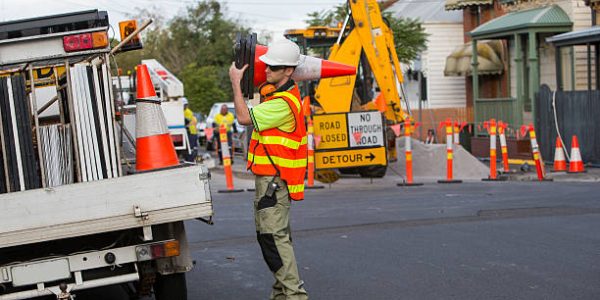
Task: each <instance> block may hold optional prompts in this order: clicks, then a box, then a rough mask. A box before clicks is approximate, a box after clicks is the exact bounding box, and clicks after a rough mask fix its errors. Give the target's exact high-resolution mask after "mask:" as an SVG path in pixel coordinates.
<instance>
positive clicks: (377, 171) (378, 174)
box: [359, 166, 387, 178]
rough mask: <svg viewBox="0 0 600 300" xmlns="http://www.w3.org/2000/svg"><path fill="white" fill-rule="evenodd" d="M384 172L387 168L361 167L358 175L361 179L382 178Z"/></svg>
mask: <svg viewBox="0 0 600 300" xmlns="http://www.w3.org/2000/svg"><path fill="white" fill-rule="evenodd" d="M386 171H387V166H368V167H361V168H360V171H359V174H360V177H363V178H383V176H385V172H386Z"/></svg>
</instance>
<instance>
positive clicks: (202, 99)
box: [117, 0, 250, 113]
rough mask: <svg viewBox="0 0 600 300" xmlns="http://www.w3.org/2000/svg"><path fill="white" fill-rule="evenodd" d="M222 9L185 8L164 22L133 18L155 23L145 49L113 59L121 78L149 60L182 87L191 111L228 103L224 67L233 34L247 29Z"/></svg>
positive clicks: (211, 3)
mask: <svg viewBox="0 0 600 300" xmlns="http://www.w3.org/2000/svg"><path fill="white" fill-rule="evenodd" d="M223 9H224V8H223V7H222V5H221V4H220V3H219V2H218V1H215V0H204V1H200V2H198V3H195V4H193V5H192V6H190V7H188V10H187V12H186V14H183V15H179V16H176V17H174V18H173V19H171V20H169V21H167V22H163V21H162V19H161V18H160V17H159V16H156V15H155V14H154V13H153V12H152V11H148V10H145V11H143V15H142V16H139V17H138V18H141V19H147V18H149V17H152V18H155V19H156V18H157V19H158V20H159V22H158V24H157V25H156V26H153V27H152V28H149V29H147V30H146V31H145V32H144V34H143V38H142V41H143V44H144V49H143V50H141V51H130V52H126V53H123V54H120V55H119V56H118V57H117V63H118V64H119V67H120V68H122V69H123V71H124V72H125V73H126V72H127V70H132V69H133V67H134V66H136V65H137V64H139V63H140V61H141V60H142V59H146V58H154V59H156V60H158V61H159V62H160V63H161V64H163V65H164V66H165V67H166V68H167V69H169V70H170V71H171V72H172V73H173V74H174V75H175V76H177V77H178V78H179V79H180V80H181V81H182V82H183V83H184V91H185V94H186V97H187V98H188V99H189V101H190V106H191V108H192V110H195V111H200V112H202V113H208V112H209V110H210V107H211V106H212V104H213V103H215V102H229V101H231V84H230V83H229V77H228V72H227V71H228V68H229V65H230V64H231V61H232V56H233V55H232V54H233V50H232V49H233V43H234V39H235V35H236V33H237V32H241V33H242V34H247V33H248V32H249V31H250V30H249V29H248V28H245V27H244V26H242V25H241V24H240V23H239V22H237V21H234V20H231V19H228V18H226V17H225V16H224V14H223Z"/></svg>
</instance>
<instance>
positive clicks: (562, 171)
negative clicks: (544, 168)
mask: <svg viewBox="0 0 600 300" xmlns="http://www.w3.org/2000/svg"><path fill="white" fill-rule="evenodd" d="M550 172H551V173H566V172H567V170H551V171H550Z"/></svg>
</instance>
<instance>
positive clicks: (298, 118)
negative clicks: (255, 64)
mask: <svg viewBox="0 0 600 300" xmlns="http://www.w3.org/2000/svg"><path fill="white" fill-rule="evenodd" d="M259 59H260V60H261V61H263V62H264V63H266V64H267V69H266V77H267V81H268V82H269V83H272V84H274V85H275V87H276V88H277V90H276V91H274V92H273V93H271V94H270V95H268V96H267V97H266V99H265V100H264V101H263V102H262V103H260V104H259V105H257V106H255V107H253V108H252V110H248V106H247V105H246V102H245V101H244V98H243V96H242V89H241V84H240V81H241V79H242V76H243V72H244V71H245V70H246V68H247V67H248V66H247V65H246V66H244V67H242V69H238V68H236V66H235V63H233V64H232V65H231V67H230V68H229V77H230V79H231V85H232V87H233V96H234V104H235V112H236V115H237V118H238V122H239V123H240V124H242V125H254V131H253V132H252V140H251V142H250V147H249V149H248V163H247V168H248V169H249V170H251V171H252V173H254V174H255V175H256V179H255V185H256V196H255V199H254V212H255V213H254V218H255V223H256V232H257V239H258V243H259V245H260V248H261V250H262V254H263V258H264V259H265V262H266V263H267V265H268V267H269V269H270V270H271V272H273V276H274V277H275V283H274V284H273V290H272V292H271V297H270V299H288V300H289V299H294V300H296V299H298V300H304V299H308V295H307V293H306V290H305V289H304V283H303V282H302V280H300V275H299V274H298V267H297V265H296V258H295V256H294V249H293V247H292V240H291V238H290V234H291V232H290V205H291V200H302V199H304V175H305V172H306V156H307V145H306V127H305V125H304V115H303V113H302V110H301V103H300V92H299V90H298V85H297V84H296V83H295V82H294V81H293V80H291V78H290V77H291V76H292V73H293V72H294V70H295V67H296V66H297V65H298V64H299V60H300V49H299V48H298V46H297V45H296V44H294V43H293V42H291V41H289V40H282V41H280V42H275V43H273V44H271V45H269V49H268V50H267V53H266V54H265V55H263V56H261V57H259Z"/></svg>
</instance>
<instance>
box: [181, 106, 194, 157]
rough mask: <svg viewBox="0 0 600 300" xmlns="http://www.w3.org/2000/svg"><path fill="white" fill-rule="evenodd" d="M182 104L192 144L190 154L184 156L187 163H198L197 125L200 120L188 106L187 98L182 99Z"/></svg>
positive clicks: (186, 127)
mask: <svg viewBox="0 0 600 300" xmlns="http://www.w3.org/2000/svg"><path fill="white" fill-rule="evenodd" d="M181 102H183V117H184V118H185V129H186V132H187V136H188V141H189V142H190V148H189V150H188V152H187V153H186V154H185V155H184V159H185V161H186V162H193V163H195V162H196V156H198V128H196V125H197V124H198V120H197V119H196V117H195V116H194V112H192V110H191V109H190V107H189V105H188V100H187V98H181Z"/></svg>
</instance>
